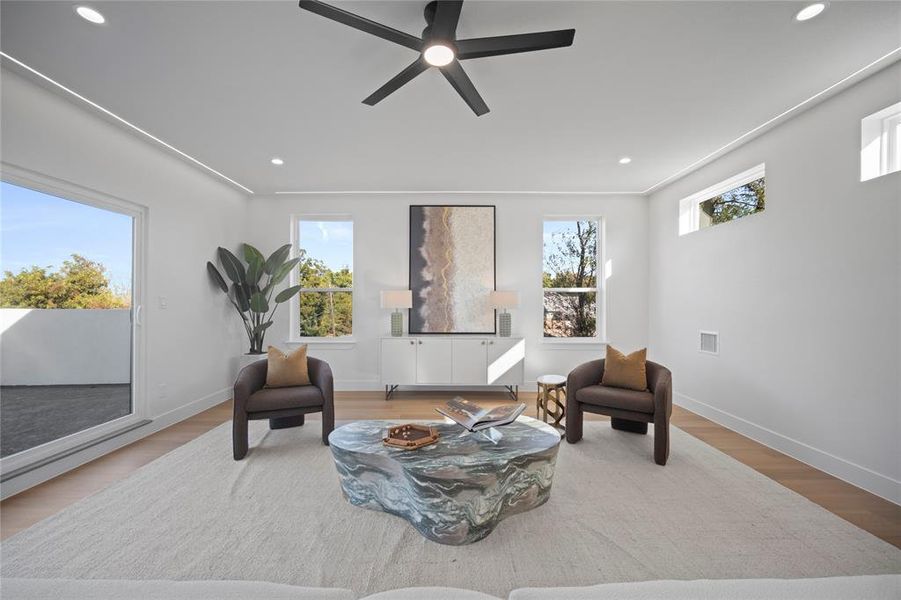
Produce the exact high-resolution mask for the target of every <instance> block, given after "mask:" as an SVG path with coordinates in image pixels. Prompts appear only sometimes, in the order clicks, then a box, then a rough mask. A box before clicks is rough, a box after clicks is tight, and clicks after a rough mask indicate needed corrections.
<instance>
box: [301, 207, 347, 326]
mask: <svg viewBox="0 0 901 600" xmlns="http://www.w3.org/2000/svg"><path fill="white" fill-rule="evenodd" d="M295 227H296V228H295V232H296V235H297V256H298V257H300V259H301V260H300V263H299V264H298V266H297V273H296V284H297V285H300V286H301V288H300V294H299V295H298V300H297V309H296V312H295V314H296V315H297V321H296V324H297V329H296V330H295V331H296V333H297V335H298V337H300V338H310V337H322V338H337V337H344V336H349V335H351V334H352V333H353V250H354V224H353V221H352V220H351V219H350V218H349V217H333V216H327V217H319V216H317V217H300V218H298V219H297V221H296V226H295Z"/></svg>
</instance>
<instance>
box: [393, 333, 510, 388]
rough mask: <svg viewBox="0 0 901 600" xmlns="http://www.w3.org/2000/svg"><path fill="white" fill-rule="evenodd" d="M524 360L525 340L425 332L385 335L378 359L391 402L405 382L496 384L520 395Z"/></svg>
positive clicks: (430, 384) (441, 384) (422, 383)
mask: <svg viewBox="0 0 901 600" xmlns="http://www.w3.org/2000/svg"><path fill="white" fill-rule="evenodd" d="M525 358H526V345H525V341H524V340H523V338H514V337H497V336H469V335H467V336H444V335H424V336H401V337H384V338H382V340H381V348H380V358H379V363H380V371H381V382H382V385H384V386H385V399H386V400H387V399H388V398H390V397H391V394H392V393H393V392H394V391H395V390H396V389H397V388H398V386H401V385H423V386H446V387H452V386H455V385H459V386H464V385H465V386H482V385H484V386H494V385H497V386H504V387H505V388H507V391H508V392H509V393H510V395H511V396H513V397H514V398H518V395H519V386H520V385H522V382H523V369H524V363H525Z"/></svg>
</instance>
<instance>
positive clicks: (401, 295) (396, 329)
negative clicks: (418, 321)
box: [380, 290, 413, 337]
mask: <svg viewBox="0 0 901 600" xmlns="http://www.w3.org/2000/svg"><path fill="white" fill-rule="evenodd" d="M380 297H381V302H382V308H393V309H394V312H393V313H391V335H393V336H395V337H396V336H401V335H403V334H404V315H403V313H402V312H400V309H402V308H413V292H412V291H410V290H382V292H381V294H380Z"/></svg>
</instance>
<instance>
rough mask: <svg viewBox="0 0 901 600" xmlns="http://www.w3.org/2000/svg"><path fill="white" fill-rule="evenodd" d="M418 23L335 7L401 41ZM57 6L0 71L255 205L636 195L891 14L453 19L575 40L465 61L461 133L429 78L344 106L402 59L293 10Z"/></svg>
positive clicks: (832, 64) (893, 32)
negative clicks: (88, 106)
mask: <svg viewBox="0 0 901 600" xmlns="http://www.w3.org/2000/svg"><path fill="white" fill-rule="evenodd" d="M336 4H338V3H337V2H336ZM424 4H425V2H412V1H411V2H381V1H379V2H375V1H373V2H341V3H340V6H341V7H342V8H345V9H346V10H350V11H352V12H356V13H358V14H361V15H364V16H366V17H368V18H370V19H373V20H376V21H380V22H384V23H385V24H388V25H390V26H393V27H395V28H397V29H401V30H404V31H408V32H410V33H413V34H415V35H419V33H420V32H421V30H422V28H423V26H424V25H425V23H424V21H423V18H422V8H423V6H424ZM74 5H75V3H74V2H58V1H52V2H44V1H25V2H12V1H10V2H7V1H4V2H2V5H0V10H2V14H0V20H2V31H0V45H2V50H3V52H5V53H7V54H8V55H10V56H12V57H14V58H16V59H18V60H20V61H22V62H24V63H26V64H27V65H29V66H31V67H33V68H34V69H36V70H38V71H40V72H42V73H44V74H45V75H47V76H49V77H51V78H53V79H54V80H56V81H58V82H60V83H61V84H63V85H65V86H68V87H69V88H71V89H72V90H74V91H76V92H78V93H80V94H82V95H84V96H86V97H87V98H89V99H91V100H93V101H94V102H96V103H98V104H100V105H101V106H103V107H105V108H107V109H109V110H111V111H112V112H114V113H116V114H118V115H119V116H121V117H123V118H125V119H127V120H129V121H131V122H132V123H134V124H135V125H137V126H139V127H141V128H143V129H145V130H146V131H148V132H150V133H151V134H153V135H155V136H157V137H159V138H161V139H163V140H165V141H166V142H168V143H169V144H172V145H173V146H175V147H176V148H178V149H180V150H182V151H184V152H186V153H188V154H190V155H192V156H194V157H195V158H197V159H198V160H200V161H202V162H204V163H206V164H207V165H210V166H211V167H212V168H214V169H217V170H219V171H221V172H222V173H224V174H226V175H227V176H229V177H230V178H232V179H234V180H236V181H238V182H240V183H241V184H243V185H245V186H247V187H248V188H250V189H252V190H253V191H254V192H256V193H272V192H275V191H289V190H291V191H326V190H484V191H491V190H496V191H500V190H531V191H585V190H591V191H642V190H645V189H647V188H649V187H651V186H653V185H654V184H656V183H658V182H659V181H660V180H662V179H664V178H666V177H668V176H670V175H672V174H673V173H675V172H678V171H679V170H680V169H683V168H685V167H686V166H687V165H689V164H691V163H693V162H695V161H696V160H698V159H699V158H701V157H703V156H705V155H707V154H709V153H711V152H713V151H715V150H716V149H718V148H720V147H721V146H723V145H724V144H727V143H728V142H730V141H732V140H734V139H735V138H736V137H738V136H740V135H742V134H743V133H745V132H747V131H748V130H750V129H753V128H754V127H757V126H758V125H760V124H761V123H763V122H765V121H767V120H768V119H770V118H772V117H774V116H775V115H778V114H779V113H781V112H782V111H784V110H786V109H788V108H790V107H792V106H794V105H795V104H797V103H799V102H801V101H803V100H805V99H807V98H809V97H810V96H811V95H813V94H815V93H817V92H819V91H821V90H823V89H824V88H827V87H828V86H830V85H832V84H834V83H836V82H837V81H839V80H840V79H842V78H843V77H845V76H847V75H849V74H850V73H853V72H854V71H856V70H858V69H860V68H861V67H863V66H864V65H866V64H868V63H870V62H871V61H873V60H875V59H877V58H879V57H881V56H883V55H885V54H887V53H889V52H891V51H892V50H894V49H895V48H897V47H899V46H901V2H882V1H877V2H841V1H833V2H832V3H831V5H830V7H829V9H828V10H827V11H826V12H825V13H823V14H822V15H821V16H820V17H818V18H816V19H814V20H813V21H809V22H806V23H796V22H794V20H793V19H792V17H793V15H794V13H795V12H796V11H797V10H798V9H799V8H800V7H801V6H803V3H799V2H492V1H468V2H466V3H465V4H464V7H463V12H462V16H461V18H460V26H459V30H458V37H460V38H465V37H482V36H489V35H502V34H509V33H521V32H531V31H541V30H549V29H562V28H569V27H575V29H576V37H575V43H574V44H573V46H572V47H570V48H562V49H556V50H549V51H542V52H535V53H528V54H518V55H512V56H502V57H494V58H484V59H476V60H470V61H465V62H464V67H465V69H466V70H467V72H468V73H469V75H470V77H471V79H472V80H473V82H474V83H475V85H476V87H477V88H478V89H479V91H480V93H481V94H482V96H483V97H484V98H485V100H486V102H487V103H488V105H489V107H490V108H491V112H490V113H488V114H487V115H485V116H483V117H476V116H475V115H474V114H473V113H472V112H471V111H470V109H469V108H468V107H467V106H466V105H465V104H464V103H463V101H462V100H461V99H460V98H459V96H457V94H456V93H455V92H454V90H453V89H452V88H451V87H450V85H449V84H448V83H447V82H446V81H445V80H444V78H443V77H442V76H441V75H440V73H438V72H437V71H436V70H434V69H431V70H430V71H428V72H426V73H424V74H423V75H421V76H420V77H419V78H417V79H415V80H414V81H413V82H412V83H410V84H408V85H407V86H405V87H403V88H402V89H401V90H399V91H398V92H396V93H395V94H394V95H392V96H390V97H389V98H387V99H386V100H385V101H383V102H382V103H381V104H379V105H377V106H375V107H369V106H365V105H363V104H362V103H361V100H362V99H363V98H365V97H366V96H367V95H369V94H370V93H371V92H372V91H374V90H375V89H376V88H378V87H379V86H380V85H382V84H383V83H384V82H385V81H387V80H388V79H389V78H391V77H392V76H393V75H395V74H396V73H397V72H399V71H400V70H401V69H402V68H404V67H405V66H406V65H408V64H409V63H410V62H412V61H413V60H414V59H415V57H416V54H415V52H413V51H411V50H409V49H406V48H403V47H401V46H397V45H395V44H392V43H390V42H387V41H385V40H382V39H379V38H376V37H373V36H370V35H368V34H365V33H363V32H360V31H357V30H354V29H351V28H349V27H346V26H343V25H340V24H337V23H334V22H331V21H328V20H326V19H323V18H322V17H319V16H317V15H314V14H312V13H308V12H305V11H302V10H300V9H299V8H298V7H297V3H296V2H295V1H293V0H285V1H283V2H216V1H206V2H140V1H129V2H93V3H92V5H93V6H96V7H97V8H99V9H100V10H101V11H102V12H103V13H104V15H105V16H106V17H107V24H106V25H103V26H96V25H91V24H89V23H87V22H86V21H83V20H82V19H80V18H79V17H77V16H76V15H75V13H74V11H73V7H74ZM895 56H901V53H899V54H897V55H895ZM624 155H628V156H631V157H632V158H633V162H632V164H630V165H628V166H620V165H619V164H617V160H618V159H619V158H620V157H621V156H624ZM273 156H280V157H282V158H284V160H285V166H283V167H275V166H272V165H271V164H270V163H269V159H270V158H271V157H273Z"/></svg>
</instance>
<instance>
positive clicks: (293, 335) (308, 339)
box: [287, 213, 357, 346]
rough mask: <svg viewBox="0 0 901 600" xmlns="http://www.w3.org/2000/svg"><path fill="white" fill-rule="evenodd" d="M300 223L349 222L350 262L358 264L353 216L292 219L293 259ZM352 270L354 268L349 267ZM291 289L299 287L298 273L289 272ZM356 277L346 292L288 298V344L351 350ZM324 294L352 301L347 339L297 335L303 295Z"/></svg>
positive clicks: (297, 250)
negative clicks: (343, 295) (346, 294)
mask: <svg viewBox="0 0 901 600" xmlns="http://www.w3.org/2000/svg"><path fill="white" fill-rule="evenodd" d="M303 221H312V222H319V221H349V222H350V223H351V225H352V226H353V237H352V238H351V247H352V249H351V253H352V256H351V260H352V261H353V264H356V262H357V243H356V242H357V229H356V226H355V225H356V224H355V223H354V218H353V215H350V214H347V213H310V214H308V213H301V214H296V215H291V257H292V258H296V257H297V256H299V254H300V243H301V240H300V224H301V222H303ZM352 268H353V267H352ZM288 285H290V286H294V285H298V277H297V269H296V268H295V269H291V275H290V277H289V284H288ZM356 285H357V282H356V277H354V280H353V284H352V285H351V286H350V287H349V288H301V289H300V292H299V293H298V294H296V295H295V296H294V297H293V298H291V302H290V305H291V315H290V318H289V319H288V323H289V325H288V326H289V327H290V328H291V329H290V331H289V335H288V339H287V343H289V344H323V345H333V346H341V345H345V346H352V345H353V344H355V343H356V339H355V338H354V323H356V322H357V302H356V292H355V290H356ZM311 292H312V293H327V292H349V293H350V298H351V333H350V335H342V336H337V337H322V336H319V337H312V336H302V335H300V296H301V294H303V293H311Z"/></svg>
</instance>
